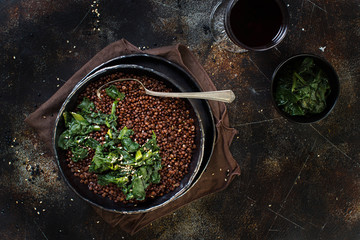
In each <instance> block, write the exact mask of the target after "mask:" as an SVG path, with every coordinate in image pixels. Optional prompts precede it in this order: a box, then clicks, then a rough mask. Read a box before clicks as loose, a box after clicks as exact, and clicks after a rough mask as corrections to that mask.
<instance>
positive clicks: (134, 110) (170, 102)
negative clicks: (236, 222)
mask: <svg viewBox="0 0 360 240" xmlns="http://www.w3.org/2000/svg"><path fill="white" fill-rule="evenodd" d="M100 72H101V73H100V74H95V75H96V77H93V76H91V77H90V78H91V79H93V78H96V80H93V81H87V83H86V84H84V83H83V84H79V85H80V86H81V88H78V91H75V92H73V93H74V94H73V95H72V94H70V95H72V97H71V99H73V98H76V101H75V100H73V101H72V103H71V104H68V105H67V106H66V110H67V111H68V110H76V109H78V108H77V107H76V106H78V105H79V104H80V103H81V101H82V100H83V99H85V98H86V99H88V100H89V101H90V102H92V103H94V106H95V109H96V110H95V111H98V112H102V113H105V114H110V113H111V112H112V111H114V108H113V106H114V104H113V103H114V99H112V98H111V97H110V96H109V95H108V94H107V93H106V89H103V90H102V91H101V99H99V98H98V97H97V96H96V90H97V89H98V88H99V87H100V86H102V85H103V84H105V83H106V82H109V81H112V80H115V79H118V78H123V77H133V78H137V79H139V80H141V81H142V82H143V83H144V85H145V86H146V87H148V88H150V89H152V90H155V91H172V90H173V89H175V91H179V89H177V87H176V86H174V85H172V84H171V83H170V82H168V81H167V80H168V79H167V78H166V77H164V76H161V77H160V78H159V76H158V73H154V72H148V71H147V70H145V69H141V70H140V71H139V69H137V68H136V67H135V68H134V67H131V68H124V69H120V70H119V69H116V68H107V69H105V70H101V71H100ZM133 72H135V74H134V73H133ZM171 85H172V86H171ZM78 87H79V86H78ZM112 87H116V88H117V89H118V90H119V91H120V92H122V93H124V95H125V98H124V99H123V100H121V101H118V102H117V106H116V109H115V113H116V116H117V127H118V129H119V130H120V129H123V128H128V129H132V131H133V135H131V136H130V138H131V139H132V140H133V141H134V142H136V143H137V144H139V145H143V144H145V143H146V141H147V140H148V139H151V138H152V136H154V135H155V136H156V139H157V144H158V147H159V153H160V156H161V166H162V167H161V168H160V169H159V174H160V181H159V183H157V184H156V183H150V184H148V186H147V188H146V197H145V200H144V201H139V198H138V200H137V199H135V198H129V197H127V196H126V195H125V194H124V191H123V190H122V189H121V188H119V187H118V186H117V185H116V184H113V183H110V184H107V185H101V184H99V181H98V175H97V174H96V173H93V172H91V171H89V167H91V163H92V159H93V157H94V155H95V154H96V151H95V150H94V149H91V148H89V149H88V151H89V152H88V155H87V156H86V157H84V159H82V160H81V161H73V159H72V157H73V153H72V152H71V151H70V150H68V151H61V150H60V149H58V154H59V156H58V160H59V166H60V168H61V169H62V170H63V173H64V176H65V178H66V180H67V181H68V183H69V185H70V186H71V187H72V188H73V190H75V192H77V193H78V194H79V195H80V196H82V197H84V196H86V197H85V198H88V197H89V196H91V197H90V199H91V200H89V199H85V200H89V201H90V202H91V203H95V205H100V207H104V206H105V208H108V207H107V206H111V209H113V210H114V206H115V210H117V211H119V209H120V211H123V210H124V209H126V211H128V209H129V208H132V210H130V212H138V211H139V210H141V211H144V210H145V211H146V210H148V209H154V208H156V207H158V206H161V205H163V204H165V203H168V202H169V201H171V200H172V199H175V198H176V197H178V196H179V195H181V193H182V192H184V191H185V190H186V189H187V188H188V187H189V186H190V185H191V181H192V180H193V179H194V176H195V175H196V173H197V171H198V169H199V166H200V164H201V161H202V156H203V147H202V146H203V137H202V136H201V133H202V132H203V130H202V126H201V121H199V119H198V116H197V114H196V111H194V108H193V106H192V104H191V103H190V102H189V101H188V100H185V99H175V98H158V97H152V96H147V95H145V94H144V91H143V89H141V87H140V85H139V84H138V83H136V82H135V81H126V82H119V83H114V84H113V85H112ZM80 89H81V91H80ZM75 93H76V95H75ZM118 100H119V99H118ZM62 110H63V111H61V112H65V107H64V106H63V109H62ZM58 118H59V119H58V120H59V126H60V125H61V124H63V123H61V117H59V116H58ZM59 133H61V132H60V131H59ZM89 137H90V138H92V139H94V140H96V141H97V142H98V143H99V144H100V145H104V144H106V139H108V137H109V128H108V127H107V126H104V125H101V126H100V130H99V131H93V132H90V133H89ZM60 160H62V161H60ZM86 188H87V189H86ZM140 200H142V199H140ZM119 206H121V207H119ZM149 206H150V207H149Z"/></svg>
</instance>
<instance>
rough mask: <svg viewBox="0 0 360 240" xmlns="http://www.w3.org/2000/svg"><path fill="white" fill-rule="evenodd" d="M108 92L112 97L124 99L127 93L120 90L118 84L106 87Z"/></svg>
mask: <svg viewBox="0 0 360 240" xmlns="http://www.w3.org/2000/svg"><path fill="white" fill-rule="evenodd" d="M105 92H106V94H107V95H108V96H109V97H111V98H112V99H114V100H116V99H118V98H119V99H120V100H123V99H124V98H125V94H124V93H122V92H120V91H119V90H118V89H117V87H116V86H114V85H111V86H110V87H108V88H106V89H105Z"/></svg>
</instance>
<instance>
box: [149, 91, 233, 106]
mask: <svg viewBox="0 0 360 240" xmlns="http://www.w3.org/2000/svg"><path fill="white" fill-rule="evenodd" d="M145 92H146V94H148V95H151V96H156V97H175V98H197V99H206V100H214V101H220V102H226V103H231V102H232V101H234V100H235V94H234V92H233V91H231V90H220V91H208V92H154V91H151V90H147V89H146V90H145Z"/></svg>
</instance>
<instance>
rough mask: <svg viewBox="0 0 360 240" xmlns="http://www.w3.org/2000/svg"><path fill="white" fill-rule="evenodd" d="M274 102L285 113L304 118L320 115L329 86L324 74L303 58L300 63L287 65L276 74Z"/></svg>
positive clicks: (309, 60)
mask: <svg viewBox="0 0 360 240" xmlns="http://www.w3.org/2000/svg"><path fill="white" fill-rule="evenodd" d="M278 75H279V76H278V78H279V80H278V83H277V85H276V92H275V102H276V104H277V105H278V106H279V108H281V109H282V110H283V111H285V112H286V113H288V114H290V115H293V116H295V115H296V116H306V115H312V114H317V113H321V112H322V111H323V110H324V109H325V108H326V99H327V97H328V96H329V94H330V85H329V81H328V78H327V76H326V74H325V73H324V72H323V70H322V69H321V68H320V67H319V66H318V65H316V64H315V62H314V59H313V58H311V57H305V58H304V59H302V60H301V62H294V63H293V64H289V65H288V66H285V67H284V69H282V71H281V72H279V73H278Z"/></svg>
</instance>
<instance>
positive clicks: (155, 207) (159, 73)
mask: <svg viewBox="0 0 360 240" xmlns="http://www.w3.org/2000/svg"><path fill="white" fill-rule="evenodd" d="M124 68H128V69H129V68H132V69H135V68H136V69H141V70H144V71H148V72H150V73H153V74H154V75H158V76H159V77H160V78H161V79H165V80H167V79H169V78H168V77H167V76H166V75H165V74H163V73H161V72H158V71H155V70H153V69H151V68H147V67H143V66H139V65H135V64H122V65H115V66H110V67H105V68H103V69H100V70H98V71H95V72H93V73H92V74H90V75H87V76H86V77H85V78H83V79H82V80H80V81H79V83H78V84H76V85H75V86H74V87H73V89H72V90H71V92H70V93H69V94H68V96H67V97H66V99H65V100H64V102H63V104H62V106H61V108H60V110H59V112H58V114H57V117H56V120H55V124H54V128H53V129H54V131H53V134H52V145H53V151H54V154H55V158H56V163H57V166H58V168H59V169H60V172H61V176H62V177H63V178H64V180H65V182H66V184H67V185H68V186H69V187H70V189H71V190H72V191H73V192H74V193H75V194H76V195H78V196H79V197H80V198H81V199H83V200H84V201H86V202H88V203H90V204H91V205H93V206H96V207H98V208H100V209H102V210H105V211H110V212H115V213H121V214H139V213H146V212H151V211H153V210H156V209H158V208H161V207H163V206H165V205H167V204H169V203H170V202H172V201H173V200H175V199H177V198H178V197H180V196H182V195H183V194H184V193H185V192H187V190H188V189H189V188H191V187H192V184H193V182H194V180H196V176H197V174H198V171H199V169H200V166H201V163H202V161H203V155H204V150H205V149H204V148H203V147H202V146H203V145H204V139H205V135H204V133H205V132H204V129H203V126H202V123H201V119H200V118H199V115H198V113H197V112H196V111H195V112H194V113H195V115H196V116H197V118H198V120H199V125H200V129H199V130H200V132H201V133H202V135H203V136H200V142H201V147H202V150H201V152H200V155H199V157H198V159H199V160H198V163H197V166H196V168H195V169H194V171H193V173H192V174H191V176H190V179H189V180H188V181H187V183H186V184H185V185H184V186H183V187H182V189H180V190H179V191H178V192H177V193H176V194H175V195H173V196H171V197H170V198H169V199H167V200H165V201H164V202H162V203H161V204H158V205H155V206H152V207H149V208H146V209H140V210H128V211H127V210H118V209H115V208H108V207H105V206H102V205H101V204H99V203H97V202H94V201H92V200H91V199H88V198H87V197H86V196H83V194H81V193H80V192H79V191H78V190H77V189H75V187H74V186H73V185H72V184H71V183H70V181H69V180H68V179H67V176H66V175H65V173H64V171H63V168H62V167H61V165H60V160H59V154H58V149H57V143H56V140H57V138H56V136H57V135H58V134H59V132H58V125H59V121H60V119H61V116H62V113H63V112H64V111H65V109H66V106H67V105H68V103H69V101H70V100H71V99H72V97H74V95H75V94H76V93H77V92H78V91H79V89H80V88H81V87H82V86H84V85H86V84H87V83H88V82H89V81H91V79H93V78H94V77H97V76H98V75H101V74H103V73H106V71H108V70H109V69H110V70H111V69H117V70H119V71H121V69H124ZM175 87H178V86H176V85H175ZM191 100H192V99H191ZM191 105H192V104H191Z"/></svg>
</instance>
